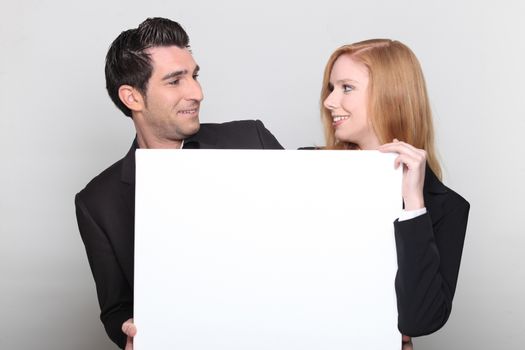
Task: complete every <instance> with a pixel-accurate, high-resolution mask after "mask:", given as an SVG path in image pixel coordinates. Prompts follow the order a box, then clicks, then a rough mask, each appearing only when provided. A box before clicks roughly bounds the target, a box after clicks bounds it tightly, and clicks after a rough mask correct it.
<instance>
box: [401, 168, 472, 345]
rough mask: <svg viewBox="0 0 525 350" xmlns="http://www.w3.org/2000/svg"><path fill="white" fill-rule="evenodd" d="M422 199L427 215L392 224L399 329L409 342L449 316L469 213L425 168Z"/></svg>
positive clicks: (437, 327)
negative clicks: (411, 338) (396, 265)
mask: <svg viewBox="0 0 525 350" xmlns="http://www.w3.org/2000/svg"><path fill="white" fill-rule="evenodd" d="M423 196H424V199H425V206H426V208H427V213H426V214H424V215H421V216H418V217H416V218H414V219H411V220H406V221H402V222H399V221H397V220H396V221H395V222H394V231H395V239H396V250H397V264H398V271H397V275H396V281H395V287H396V295H397V305H398V328H399V330H400V332H401V333H403V334H405V335H409V336H413V337H415V336H420V335H425V334H430V333H433V332H435V331H436V330H438V329H439V328H441V327H442V326H443V325H444V324H445V323H446V321H447V319H448V317H449V316H450V312H451V311H452V299H453V298H454V293H455V290H456V284H457V280H458V273H459V265H460V262H461V254H462V251H463V242H464V240H465V232H466V229H467V219H468V213H469V209H470V205H469V203H468V202H467V201H466V200H465V199H463V198H462V197H461V196H460V195H458V194H457V193H456V192H454V191H452V190H451V189H450V188H448V187H446V186H445V185H443V183H442V182H441V181H439V179H438V178H437V177H436V175H434V173H433V172H432V171H431V170H430V168H429V167H428V166H427V169H426V173H425V184H424V187H423Z"/></svg>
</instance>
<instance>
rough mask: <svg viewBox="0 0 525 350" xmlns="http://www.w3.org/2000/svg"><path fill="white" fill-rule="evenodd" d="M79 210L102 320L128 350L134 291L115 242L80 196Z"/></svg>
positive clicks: (76, 203) (77, 198) (118, 342)
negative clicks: (125, 328) (126, 329)
mask: <svg viewBox="0 0 525 350" xmlns="http://www.w3.org/2000/svg"><path fill="white" fill-rule="evenodd" d="M75 207H76V215H77V222H78V228H79V230H80V235H81V237H82V240H83V242H84V246H85V248H86V253H87V257H88V261H89V266H90V268H91V272H92V273H93V277H94V279H95V284H96V287H97V295H98V301H99V305H100V310H101V313H100V319H101V321H102V323H103V324H104V327H105V329H106V333H107V334H108V336H109V337H110V338H111V340H112V341H113V342H114V343H115V344H117V345H118V346H119V347H121V348H124V347H125V345H126V336H125V334H124V333H123V332H122V330H121V327H122V323H124V321H126V320H128V319H129V318H131V317H133V290H132V288H131V287H130V286H129V283H128V282H127V281H126V278H125V277H124V274H123V272H122V269H121V268H120V265H119V264H118V262H117V259H116V257H115V254H114V251H113V247H112V245H111V242H110V241H109V239H108V237H107V236H106V234H105V233H104V231H103V230H102V229H101V227H100V226H99V225H98V224H97V223H96V222H95V220H93V218H92V216H91V214H90V213H89V210H88V208H87V207H86V206H85V204H84V202H83V201H82V199H81V198H80V196H79V195H78V194H77V195H76V197H75Z"/></svg>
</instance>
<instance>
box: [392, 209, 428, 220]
mask: <svg viewBox="0 0 525 350" xmlns="http://www.w3.org/2000/svg"><path fill="white" fill-rule="evenodd" d="M426 212H427V208H421V209H415V210H402V211H401V214H400V215H399V221H406V220H410V219H413V218H417V217H418V216H421V215H423V214H426Z"/></svg>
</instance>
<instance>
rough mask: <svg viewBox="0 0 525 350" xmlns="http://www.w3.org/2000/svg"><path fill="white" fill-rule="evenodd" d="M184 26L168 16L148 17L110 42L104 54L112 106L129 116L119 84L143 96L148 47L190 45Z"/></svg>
mask: <svg viewBox="0 0 525 350" xmlns="http://www.w3.org/2000/svg"><path fill="white" fill-rule="evenodd" d="M189 41H190V39H189V37H188V34H186V32H185V31H184V29H183V28H182V27H181V26H180V24H178V23H177V22H174V21H172V20H169V19H167V18H160V17H155V18H148V19H146V20H145V21H144V22H142V23H141V24H140V25H139V26H138V28H134V29H129V30H126V31H124V32H122V33H120V35H119V36H118V37H117V38H116V39H115V41H113V43H112V44H111V47H110V48H109V50H108V54H107V55H106V68H105V72H106V89H107V90H108V94H109V97H111V100H112V101H113V102H114V103H115V105H116V106H117V107H118V108H119V109H120V110H121V111H122V112H123V113H124V114H125V115H127V116H128V117H131V110H130V109H129V108H128V107H126V105H125V104H124V103H122V101H121V100H120V98H119V96H118V90H119V88H120V87H121V86H122V85H130V86H132V87H134V88H136V89H137V90H139V92H140V93H141V94H142V95H143V96H146V90H147V88H148V81H149V79H150V77H151V73H152V71H153V66H152V65H151V58H150V55H149V54H148V53H147V52H146V50H147V49H149V48H152V47H159V46H173V45H174V46H178V47H180V48H186V47H189Z"/></svg>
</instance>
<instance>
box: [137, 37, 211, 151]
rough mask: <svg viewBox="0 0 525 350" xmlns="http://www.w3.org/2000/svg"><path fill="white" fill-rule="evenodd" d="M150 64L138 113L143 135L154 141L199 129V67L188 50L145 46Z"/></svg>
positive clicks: (168, 140)
mask: <svg viewBox="0 0 525 350" xmlns="http://www.w3.org/2000/svg"><path fill="white" fill-rule="evenodd" d="M148 52H149V54H150V57H151V62H152V66H153V72H152V75H151V78H150V79H149V81H148V86H147V90H146V96H145V99H144V100H145V105H144V109H143V110H142V113H141V115H139V116H137V118H135V117H134V118H135V119H137V120H135V122H136V123H139V124H140V125H139V127H140V128H141V132H142V134H143V135H145V136H146V135H147V137H148V138H149V139H153V140H154V142H155V143H156V144H158V143H160V144H169V143H171V142H172V141H180V140H184V139H185V138H187V137H189V136H191V135H193V134H195V133H196V132H197V131H199V127H200V123H199V106H200V102H201V101H202V99H203V95H202V90H201V86H200V84H199V82H198V81H197V80H196V79H197V73H198V70H199V67H198V66H197V64H196V63H195V60H194V59H193V56H192V55H191V53H190V51H189V50H188V49H186V48H184V49H181V48H179V47H177V46H167V47H154V48H151V49H149V50H148Z"/></svg>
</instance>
